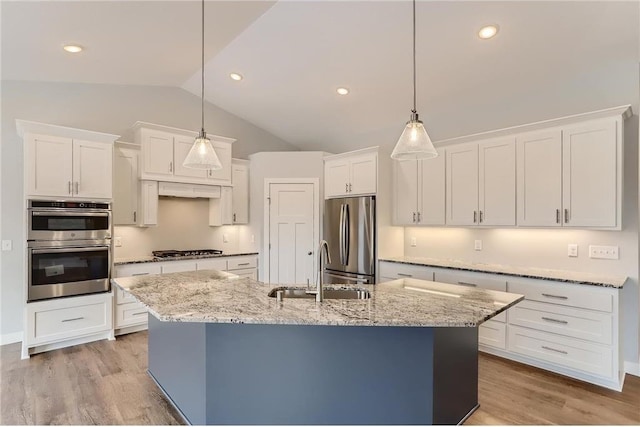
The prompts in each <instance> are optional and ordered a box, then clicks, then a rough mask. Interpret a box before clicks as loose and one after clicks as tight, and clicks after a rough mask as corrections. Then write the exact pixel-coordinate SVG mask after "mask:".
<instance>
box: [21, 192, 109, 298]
mask: <svg viewBox="0 0 640 427" xmlns="http://www.w3.org/2000/svg"><path fill="white" fill-rule="evenodd" d="M27 223H28V233H27V260H28V292H27V301H37V300H43V299H49V298H58V297H65V296H73V295H84V294H91V293H96V292H108V291H109V290H110V283H109V278H110V274H111V203H107V202H82V201H47V200H29V205H28V208H27Z"/></svg>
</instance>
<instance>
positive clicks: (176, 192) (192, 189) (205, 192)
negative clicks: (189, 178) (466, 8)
mask: <svg viewBox="0 0 640 427" xmlns="http://www.w3.org/2000/svg"><path fill="white" fill-rule="evenodd" d="M220 194H221V189H220V186H219V185H201V184H182V183H179V182H163V181H161V182H158V196H169V197H187V198H191V199H194V198H198V197H200V198H204V199H219V198H220Z"/></svg>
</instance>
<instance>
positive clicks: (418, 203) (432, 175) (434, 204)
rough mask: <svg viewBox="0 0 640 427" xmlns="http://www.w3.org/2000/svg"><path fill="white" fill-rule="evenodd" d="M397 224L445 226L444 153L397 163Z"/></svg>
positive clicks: (395, 181)
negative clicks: (433, 156)
mask: <svg viewBox="0 0 640 427" xmlns="http://www.w3.org/2000/svg"><path fill="white" fill-rule="evenodd" d="M393 170H394V181H393V185H394V192H393V194H394V211H393V223H394V225H444V224H445V153H444V150H438V157H436V158H434V159H426V160H403V161H394V169H393Z"/></svg>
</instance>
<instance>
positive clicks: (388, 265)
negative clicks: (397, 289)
mask: <svg viewBox="0 0 640 427" xmlns="http://www.w3.org/2000/svg"><path fill="white" fill-rule="evenodd" d="M379 277H381V278H382V277H385V278H390V279H392V280H395V279H402V278H406V277H412V278H414V279H421V280H430V281H433V269H432V268H429V267H422V266H419V265H410V264H400V263H396V262H383V261H381V262H380V274H379Z"/></svg>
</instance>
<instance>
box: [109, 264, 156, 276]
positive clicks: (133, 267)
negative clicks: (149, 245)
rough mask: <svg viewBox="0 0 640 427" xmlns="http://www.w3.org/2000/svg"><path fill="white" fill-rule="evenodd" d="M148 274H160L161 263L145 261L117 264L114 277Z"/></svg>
mask: <svg viewBox="0 0 640 427" xmlns="http://www.w3.org/2000/svg"><path fill="white" fill-rule="evenodd" d="M147 274H160V264H159V263H156V262H145V263H140V264H122V265H116V267H115V275H114V277H131V276H144V275H147Z"/></svg>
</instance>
